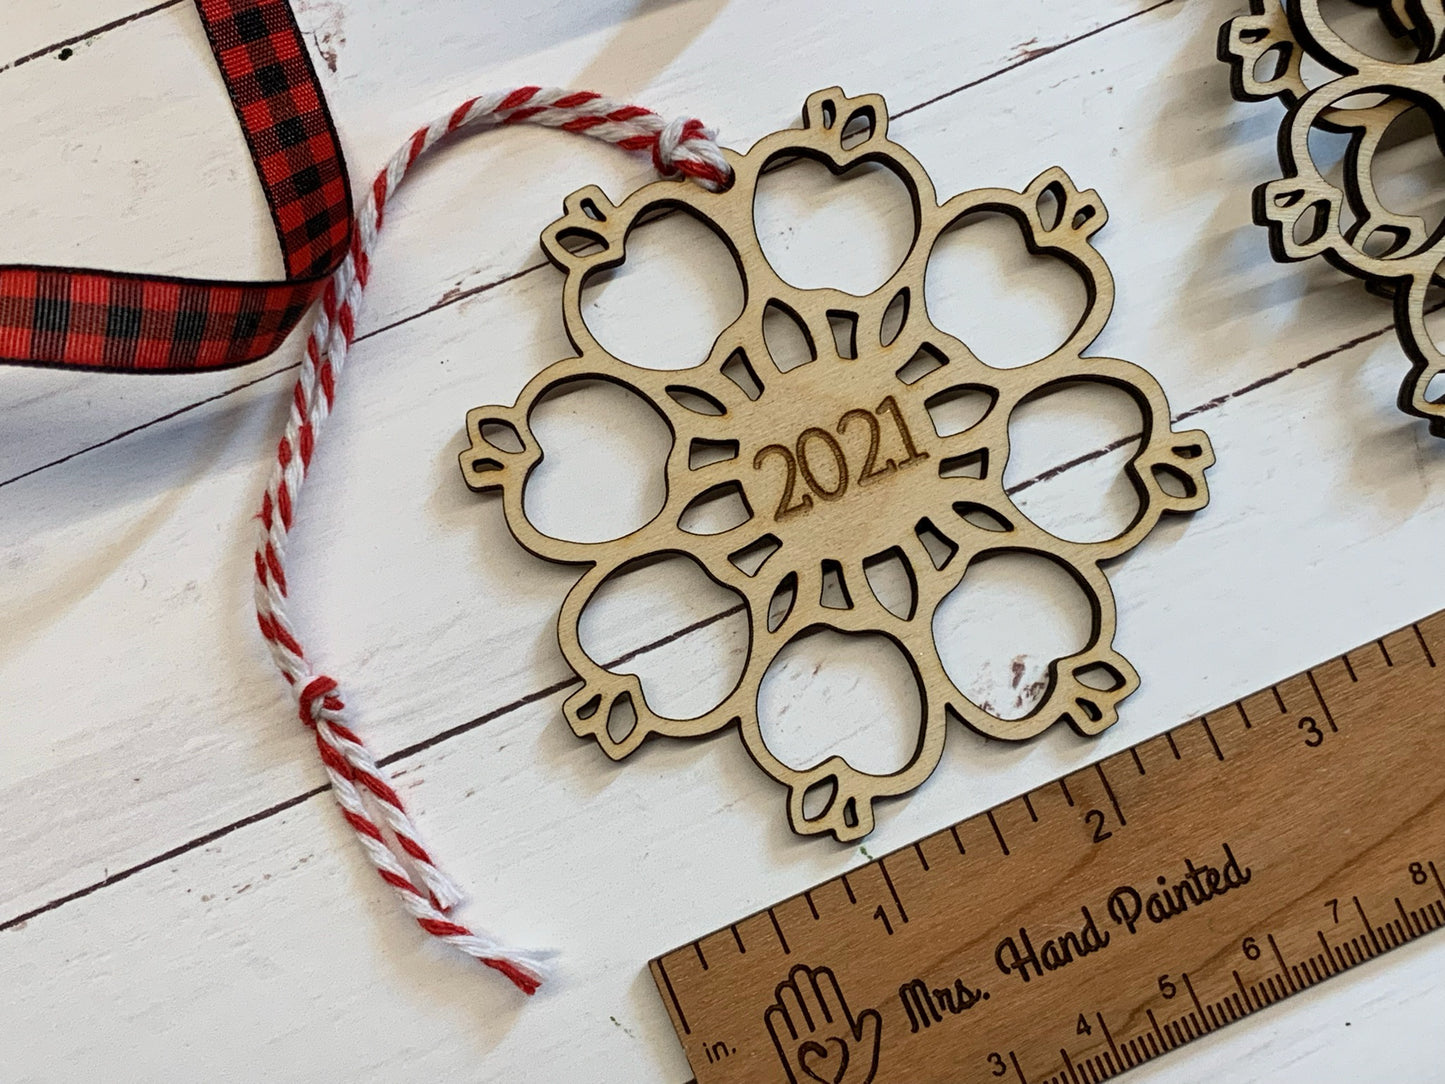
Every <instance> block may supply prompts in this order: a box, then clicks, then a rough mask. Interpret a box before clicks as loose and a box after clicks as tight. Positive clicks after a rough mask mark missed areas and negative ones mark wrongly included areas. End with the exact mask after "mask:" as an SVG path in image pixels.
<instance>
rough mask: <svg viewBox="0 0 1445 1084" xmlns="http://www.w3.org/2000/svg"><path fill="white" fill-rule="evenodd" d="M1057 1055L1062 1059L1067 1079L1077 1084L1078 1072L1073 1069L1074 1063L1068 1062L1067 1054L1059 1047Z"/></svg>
mask: <svg viewBox="0 0 1445 1084" xmlns="http://www.w3.org/2000/svg"><path fill="white" fill-rule="evenodd" d="M1059 1055H1060V1056H1061V1057H1062V1058H1063V1059H1064V1068H1065V1069H1067V1070H1068V1071H1069V1079H1070V1080H1072V1081H1075V1082H1076V1084H1077V1081H1078V1079H1079V1071H1078V1070H1077V1069H1075V1068H1074V1063H1073V1062H1072V1061H1070V1060H1069V1052H1068V1051H1067V1050H1065V1049H1064V1048H1063V1047H1059Z"/></svg>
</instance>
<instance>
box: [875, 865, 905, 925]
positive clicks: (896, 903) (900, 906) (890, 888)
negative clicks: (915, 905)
mask: <svg viewBox="0 0 1445 1084" xmlns="http://www.w3.org/2000/svg"><path fill="white" fill-rule="evenodd" d="M878 869H879V871H880V872H881V873H882V874H883V883H884V884H886V885H887V886H888V894H889V895H891V896H892V897H893V905H894V906H895V907H897V908H898V917H899V918H901V919H902V920H903V921H904V922H907V921H908V912H907V911H905V910H904V909H903V901H902V900H900V899H899V898H898V889H896V888H894V887H893V878H892V877H890V876H888V867H887V866H885V865H884V864H883V859H881V858H880V859H878Z"/></svg>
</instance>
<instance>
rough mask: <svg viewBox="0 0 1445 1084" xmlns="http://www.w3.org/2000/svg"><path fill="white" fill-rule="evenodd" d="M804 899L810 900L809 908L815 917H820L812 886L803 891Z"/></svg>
mask: <svg viewBox="0 0 1445 1084" xmlns="http://www.w3.org/2000/svg"><path fill="white" fill-rule="evenodd" d="M803 899H805V900H807V901H808V910H809V911H812V912H813V918H814V919H816V918H817V917H818V905H817V904H816V903H814V902H813V890H812V889H811V888H810V889H808V891H806V892H804V893H803Z"/></svg>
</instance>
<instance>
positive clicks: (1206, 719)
mask: <svg viewBox="0 0 1445 1084" xmlns="http://www.w3.org/2000/svg"><path fill="white" fill-rule="evenodd" d="M1199 725H1200V726H1202V727H1203V728H1204V733H1206V734H1208V735H1209V744H1210V745H1212V746H1213V747H1214V755H1215V757H1216V758H1217V759H1219V760H1223V759H1224V753H1223V752H1222V751H1221V750H1220V748H1219V742H1217V741H1216V740H1215V738H1214V730H1213V729H1212V728H1211V727H1210V725H1209V716H1207V715H1201V716H1200V717H1199Z"/></svg>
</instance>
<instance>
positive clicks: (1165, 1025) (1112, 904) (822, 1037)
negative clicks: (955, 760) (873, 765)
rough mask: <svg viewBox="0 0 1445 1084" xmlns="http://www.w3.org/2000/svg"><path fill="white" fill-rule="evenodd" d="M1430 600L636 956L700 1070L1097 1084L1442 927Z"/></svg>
mask: <svg viewBox="0 0 1445 1084" xmlns="http://www.w3.org/2000/svg"><path fill="white" fill-rule="evenodd" d="M1437 660H1441V661H1442V662H1445V612H1442V613H1439V614H1435V615H1434V616H1432V617H1429V618H1427V619H1425V620H1423V621H1421V622H1419V623H1418V624H1415V625H1411V626H1409V627H1408V628H1405V629H1402V630H1400V631H1399V632H1395V633H1392V634H1390V635H1388V636H1386V637H1384V638H1383V639H1380V640H1376V641H1374V642H1373V643H1369V644H1366V645H1364V646H1362V647H1360V648H1357V649H1356V650H1354V651H1351V652H1349V653H1348V654H1345V655H1343V656H1341V657H1339V658H1337V659H1333V660H1331V661H1329V662H1327V663H1324V664H1323V665H1320V666H1316V667H1314V668H1313V669H1311V670H1307V671H1305V672H1304V673H1303V674H1299V675H1297V676H1295V677H1292V678H1289V679H1288V680H1286V681H1282V682H1280V683H1279V684H1278V685H1274V686H1271V687H1270V688H1268V689H1265V690H1263V691H1262V692H1258V693H1255V694H1254V695H1252V696H1247V697H1245V698H1244V699H1243V700H1240V701H1237V702H1236V703H1233V704H1230V705H1229V706H1228V707H1226V708H1222V709H1220V710H1218V711H1213V712H1210V713H1209V714H1208V715H1206V716H1203V717H1201V718H1199V719H1195V720H1193V721H1191V722H1188V723H1185V724H1184V725H1182V726H1179V727H1176V728H1175V729H1174V730H1171V731H1169V732H1168V733H1165V734H1161V735H1159V736H1158V737H1155V738H1151V739H1150V740H1148V741H1145V742H1142V743H1140V744H1139V745H1136V746H1134V747H1133V748H1132V749H1127V750H1125V751H1124V752H1122V753H1119V754H1116V755H1114V756H1111V757H1109V758H1107V759H1105V760H1103V761H1100V762H1099V763H1097V764H1094V765H1092V766H1091V767H1088V768H1085V769H1081V770H1080V771H1077V772H1074V773H1073V774H1071V775H1068V776H1065V777H1064V778H1062V779H1060V780H1057V781H1056V782H1053V783H1050V784H1048V785H1047V786H1043V787H1040V788H1038V789H1037V790H1034V791H1031V792H1029V793H1028V794H1024V795H1021V796H1020V797H1018V798H1016V799H1014V800H1013V801H1010V802H1006V803H1004V804H1003V805H1000V806H997V807H995V808H994V809H991V810H989V811H988V812H986V813H983V814H981V815H979V816H976V817H972V818H970V819H968V820H965V821H961V822H959V823H958V824H956V825H954V826H952V827H951V828H945V829H944V830H943V831H941V832H938V833H935V834H934V835H932V836H929V837H928V838H926V839H923V840H920V841H919V842H917V843H915V844H913V845H911V846H909V847H905V848H903V849H902V850H899V851H895V852H894V853H892V854H889V855H886V856H884V857H883V858H880V859H877V860H875V861H873V862H870V863H869V864H867V865H865V866H860V867H859V868H857V869H854V870H850V871H849V872H848V873H846V874H844V875H843V876H840V877H837V878H835V879H833V880H830V881H826V882H824V883H823V884H820V885H817V886H815V887H813V888H811V889H809V890H808V891H806V892H803V893H801V894H799V895H796V896H793V897H791V898H790V899H786V900H783V901H782V902H781V903H778V904H775V905H774V906H772V907H769V908H767V909H766V910H763V911H760V912H758V913H757V914H754V915H750V916H749V917H747V918H744V919H741V920H739V921H738V922H735V923H733V924H732V925H730V926H726V927H724V928H723V929H720V930H717V931H715V932H714V933H711V934H708V935H707V936H705V937H702V938H700V939H699V940H697V941H694V942H692V943H691V944H688V945H684V946H683V947H681V948H679V949H676V950H674V951H672V952H669V953H667V954H666V955H664V956H661V957H659V958H657V959H656V960H653V961H652V965H651V966H652V974H653V978H654V979H655V980H656V983H657V987H658V990H659V991H660V993H661V995H662V999H663V1001H664V1002H665V1003H666V1005H667V1010H668V1012H669V1013H670V1014H671V1016H672V1021H673V1024H674V1026H675V1027H676V1028H677V1034H678V1036H679V1038H681V1040H682V1043H683V1046H684V1048H685V1049H686V1051H687V1056H688V1060H689V1061H690V1062H691V1064H692V1068H693V1071H694V1072H695V1073H696V1074H697V1081H698V1084H741V1082H744V1081H747V1082H753V1081H782V1082H788V1084H815V1082H822V1084H870V1082H877V1084H928V1082H933V1081H939V1082H942V1081H948V1082H950V1084H954V1082H958V1081H974V1080H977V1081H999V1082H1003V1084H1090V1082H1095V1081H1100V1080H1104V1079H1106V1078H1108V1077H1111V1076H1114V1075H1115V1074H1117V1073H1121V1072H1123V1071H1125V1070H1126V1069H1128V1068H1130V1067H1132V1066H1135V1065H1138V1064H1140V1063H1141V1062H1144V1061H1148V1060H1149V1059H1150V1058H1155V1057H1158V1056H1159V1055H1161V1054H1163V1053H1165V1052H1166V1051H1169V1050H1173V1049H1174V1048H1175V1047H1178V1046H1182V1045H1183V1044H1184V1043H1187V1042H1189V1041H1190V1040H1191V1039H1195V1038H1198V1037H1199V1036H1201V1035H1205V1034H1208V1033H1209V1032H1211V1031H1214V1030H1216V1029H1218V1028H1221V1027H1224V1026H1225V1025H1227V1024H1229V1023H1231V1022H1233V1021H1235V1020H1238V1019H1239V1018H1240V1017H1243V1016H1247V1015H1248V1014H1250V1013H1252V1012H1257V1011H1259V1010H1260V1009H1263V1008H1265V1007H1267V1006H1269V1005H1272V1004H1273V1003H1274V1002H1276V1001H1279V1000H1281V999H1282V998H1286V997H1289V996H1290V995H1291V994H1294V993H1298V992H1299V991H1301V990H1303V989H1305V988H1307V987H1310V986H1313V985H1315V984H1316V983H1318V982H1323V981H1324V980H1326V979H1328V978H1330V977H1331V976H1333V975H1337V974H1339V973H1340V972H1341V971H1344V970H1346V969H1348V968H1350V967H1353V966H1355V965H1356V964H1360V963H1363V962H1364V961H1366V960H1371V959H1373V958H1374V957H1376V956H1379V955H1381V954H1382V953H1385V952H1388V951H1389V950H1391V949H1393V948H1396V947H1398V946H1400V945H1403V944H1405V943H1406V942H1408V941H1411V940H1413V939H1415V938H1417V937H1420V936H1422V935H1424V934H1426V933H1428V932H1430V931H1431V930H1435V929H1438V928H1440V927H1441V926H1445V881H1442V875H1445V666H1437V665H1436V661H1437Z"/></svg>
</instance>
